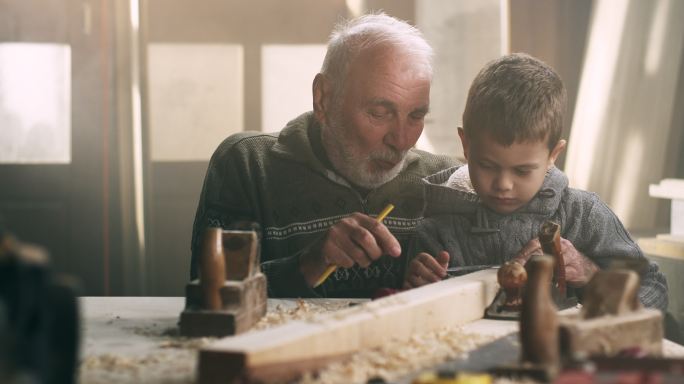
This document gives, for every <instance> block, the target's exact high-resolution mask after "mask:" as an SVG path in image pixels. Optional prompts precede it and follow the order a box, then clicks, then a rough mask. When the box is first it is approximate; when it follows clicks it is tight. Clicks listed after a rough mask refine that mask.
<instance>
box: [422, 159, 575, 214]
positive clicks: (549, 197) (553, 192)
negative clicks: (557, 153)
mask: <svg viewBox="0 0 684 384" xmlns="http://www.w3.org/2000/svg"><path fill="white" fill-rule="evenodd" d="M462 167H464V166H460V165H459V166H456V167H452V168H448V169H445V170H443V171H440V172H438V173H435V174H433V175H431V176H428V177H426V178H424V179H423V183H424V186H425V198H426V212H425V213H426V215H438V214H466V213H473V212H477V211H480V210H482V209H485V210H487V211H490V210H489V209H487V208H485V207H484V206H483V205H482V204H481V202H480V198H479V197H478V196H477V194H475V193H473V192H467V191H466V190H465V188H459V189H455V188H453V181H454V179H455V177H452V176H454V175H455V173H457V171H460V172H459V173H461V172H463V171H464V170H463V169H460V168H462ZM450 179H451V181H452V183H450ZM567 186H568V178H567V177H566V176H565V174H563V172H562V171H560V170H559V169H558V168H556V167H552V168H551V169H550V170H549V171H548V172H547V173H546V177H545V178H544V182H543V183H542V186H541V188H540V189H539V191H538V192H537V194H536V195H535V196H534V198H532V200H530V202H528V203H527V204H526V205H524V206H523V207H521V208H520V209H518V210H517V211H516V212H514V214H519V213H536V214H550V213H553V212H555V211H556V210H557V209H558V206H559V205H560V201H561V197H562V193H563V190H564V189H565V188H567ZM490 212H491V213H494V212H493V211H490Z"/></svg>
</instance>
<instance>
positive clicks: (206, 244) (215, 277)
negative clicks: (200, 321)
mask: <svg viewBox="0 0 684 384" xmlns="http://www.w3.org/2000/svg"><path fill="white" fill-rule="evenodd" d="M199 261H200V262H199V267H200V276H199V277H200V286H201V288H202V298H203V304H204V309H209V310H214V311H216V310H220V309H221V308H222V307H223V304H222V302H221V292H220V289H221V287H222V286H223V283H224V282H225V281H226V268H225V264H226V261H225V255H224V252H223V230H222V229H221V228H208V229H207V230H206V232H205V233H204V238H203V243H202V252H201V253H200V260H199Z"/></svg>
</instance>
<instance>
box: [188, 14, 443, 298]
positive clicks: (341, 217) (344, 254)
mask: <svg viewBox="0 0 684 384" xmlns="http://www.w3.org/2000/svg"><path fill="white" fill-rule="evenodd" d="M431 59H432V49H431V48H430V46H429V45H428V43H427V42H426V41H425V40H424V39H423V37H422V36H421V34H420V32H419V31H418V30H417V29H415V28H414V27H412V26H410V25H409V24H407V23H405V22H403V21H399V20H397V19H394V18H392V17H389V16H387V15H384V14H377V15H366V16H362V17H360V18H358V19H355V20H352V21H350V22H347V23H344V24H342V25H339V26H338V27H337V28H336V29H335V31H334V32H333V34H332V36H331V39H330V41H329V44H328V51H327V53H326V56H325V59H324V62H323V67H322V69H321V73H319V74H318V75H316V77H315V79H314V81H313V113H312V112H309V113H305V114H303V115H301V116H299V117H297V118H296V119H294V120H292V121H290V122H289V123H288V124H287V126H286V127H285V128H284V129H283V130H282V131H281V132H280V133H279V134H266V133H254V132H250V133H248V132H243V133H239V134H236V135H233V136H231V137H228V138H227V139H226V140H225V141H224V142H223V143H221V145H220V146H219V147H218V149H217V150H216V152H215V153H214V155H213V156H212V158H211V162H210V164H209V169H208V170H207V175H206V178H205V181H204V187H203V190H202V194H201V197H200V201H199V206H198V208H197V214H196V216H195V224H194V228H193V240H192V268H191V275H192V277H193V278H195V277H196V276H197V260H198V255H199V251H200V249H199V246H200V237H201V234H202V232H203V231H204V229H206V228H207V227H210V226H214V227H223V228H228V229H230V228H240V227H241V226H242V225H243V224H241V223H246V222H247V223H257V224H258V226H259V227H260V229H261V262H262V264H261V266H262V269H263V271H264V273H265V274H266V276H267V279H268V292H269V296H272V297H317V296H319V297H320V296H323V297H368V296H371V295H372V294H373V293H374V292H375V291H376V290H377V289H379V288H398V287H400V286H401V283H402V277H403V272H404V271H403V269H404V266H405V261H403V260H400V259H401V258H400V257H399V256H400V255H401V254H402V248H403V247H405V246H406V245H407V243H408V240H409V237H410V235H411V233H412V231H413V229H414V227H415V226H416V225H417V224H418V222H419V220H420V219H421V218H422V211H423V198H422V196H423V192H422V187H421V184H420V179H421V178H422V177H424V176H426V175H429V174H432V173H434V172H436V171H438V170H441V169H444V168H447V167H449V166H451V165H452V161H451V160H450V159H449V158H447V157H443V156H435V155H431V154H429V153H426V152H422V151H418V150H415V149H412V147H413V146H414V145H415V143H416V141H417V140H418V137H419V136H420V134H421V132H422V131H423V125H424V118H425V115H426V114H427V112H428V108H429V101H430V82H431V79H432V67H431ZM388 203H392V204H394V205H395V206H396V208H395V209H394V211H392V213H391V214H390V215H389V216H388V217H387V218H386V219H385V220H384V223H379V222H377V220H376V219H375V216H377V214H378V213H379V212H380V211H381V210H382V209H383V208H384V207H385V206H386V205H387V204H388ZM330 266H338V267H339V268H337V270H336V271H335V273H333V274H332V275H330V277H329V278H328V279H327V280H325V282H324V283H323V284H321V285H320V286H318V287H314V285H315V282H316V281H317V280H318V279H319V278H320V277H321V275H323V273H324V272H325V271H326V269H328V268H329V267H330Z"/></svg>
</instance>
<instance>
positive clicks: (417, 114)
mask: <svg viewBox="0 0 684 384" xmlns="http://www.w3.org/2000/svg"><path fill="white" fill-rule="evenodd" d="M426 114H427V112H413V113H412V114H411V115H410V116H411V118H412V119H413V120H423V119H424V118H425V115H426Z"/></svg>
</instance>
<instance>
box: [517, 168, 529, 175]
mask: <svg viewBox="0 0 684 384" xmlns="http://www.w3.org/2000/svg"><path fill="white" fill-rule="evenodd" d="M530 173H532V171H531V170H529V169H516V170H515V174H516V175H518V176H527V175H529V174H530Z"/></svg>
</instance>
